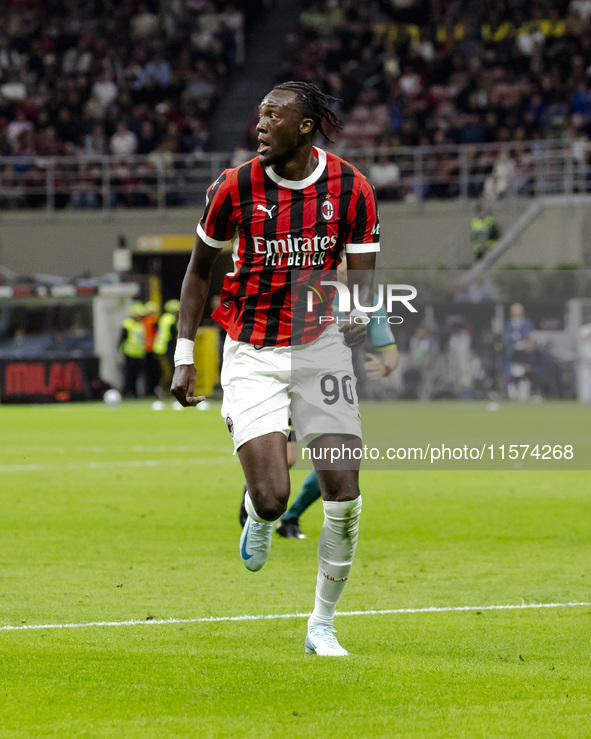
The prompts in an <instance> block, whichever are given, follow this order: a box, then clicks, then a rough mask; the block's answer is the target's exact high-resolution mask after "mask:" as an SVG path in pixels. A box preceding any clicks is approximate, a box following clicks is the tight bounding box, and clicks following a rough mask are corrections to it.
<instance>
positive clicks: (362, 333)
mask: <svg viewBox="0 0 591 739" xmlns="http://www.w3.org/2000/svg"><path fill="white" fill-rule="evenodd" d="M365 318H367V316H365V314H363V315H362V314H360V313H358V312H357V313H355V312H351V313H349V315H348V316H347V318H346V319H345V320H344V321H343V323H342V325H341V327H340V328H339V331H340V332H341V333H342V334H343V341H344V342H345V344H346V345H347V346H350V347H354V346H361V344H363V343H365V338H366V336H367V325H366V322H365V320H364V319H365ZM355 319H357V320H355Z"/></svg>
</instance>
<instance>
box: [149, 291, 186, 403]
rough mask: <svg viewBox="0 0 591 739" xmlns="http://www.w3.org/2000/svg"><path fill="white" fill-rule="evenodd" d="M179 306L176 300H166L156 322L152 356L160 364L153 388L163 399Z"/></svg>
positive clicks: (168, 382) (167, 386) (168, 384)
mask: <svg viewBox="0 0 591 739" xmlns="http://www.w3.org/2000/svg"><path fill="white" fill-rule="evenodd" d="M180 306H181V304H180V302H179V301H178V300H167V301H166V303H164V313H163V314H162V315H161V316H160V319H159V320H158V330H157V332H156V338H155V340H154V355H155V357H156V358H157V359H158V361H159V363H160V379H159V382H158V384H157V385H156V388H155V390H156V395H158V397H164V396H166V395H168V393H169V391H170V381H171V380H172V371H173V367H174V348H175V346H176V339H177V334H178V330H177V329H178V320H179V308H180Z"/></svg>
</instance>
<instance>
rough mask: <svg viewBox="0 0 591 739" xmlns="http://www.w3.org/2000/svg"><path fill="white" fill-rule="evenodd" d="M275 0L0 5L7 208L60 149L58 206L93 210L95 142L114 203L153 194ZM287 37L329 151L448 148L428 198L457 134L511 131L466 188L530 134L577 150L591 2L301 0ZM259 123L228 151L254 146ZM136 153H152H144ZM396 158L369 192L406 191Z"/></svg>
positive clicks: (197, 139)
mask: <svg viewBox="0 0 591 739" xmlns="http://www.w3.org/2000/svg"><path fill="white" fill-rule="evenodd" d="M268 5H272V3H268V2H265V0H258V1H257V0H255V1H254V2H247V1H246V0H234V2H225V0H169V1H167V2H159V1H158V0H122V1H121V2H115V1H114V0H104V1H101V2H99V0H81V1H80V2H74V0H44V1H43V2H42V1H41V0H11V1H10V2H8V3H7V4H6V5H5V10H4V11H3V19H2V20H3V23H2V27H1V30H0V156H2V155H5V156H11V157H16V159H15V160H13V161H12V162H5V163H3V164H2V165H0V201H1V203H2V205H3V206H4V207H19V206H29V207H36V206H41V205H43V203H44V202H45V200H44V195H43V193H44V186H45V176H46V164H45V158H46V157H53V156H62V155H69V156H70V157H72V158H73V159H72V164H71V165H68V170H67V171H66V170H64V180H67V182H68V185H69V187H68V188H67V191H66V194H62V195H58V196H57V197H56V207H66V206H68V205H69V206H71V207H75V208H95V207H99V206H100V204H101V187H100V184H101V183H100V178H101V172H100V168H99V167H98V166H97V164H96V161H97V157H100V156H102V155H105V154H110V155H113V156H115V157H117V162H118V164H117V165H116V166H115V167H114V172H113V173H112V178H113V182H114V184H115V187H114V189H113V192H114V193H115V194H114V195H113V202H111V203H109V205H110V206H112V207H114V206H149V205H153V204H154V203H155V197H156V195H155V193H156V188H155V185H154V183H155V180H156V172H157V171H159V170H160V169H161V168H162V166H168V165H171V163H172V158H173V157H174V155H175V154H180V155H191V154H194V153H199V152H201V151H203V150H205V149H206V148H207V142H208V136H209V125H210V118H211V113H212V111H213V109H214V108H215V104H216V102H217V100H218V99H219V97H220V95H221V94H223V91H224V89H225V87H226V85H227V82H228V79H229V77H230V75H231V73H232V71H234V70H236V69H237V68H239V67H241V66H242V65H243V64H244V61H245V25H246V23H247V22H248V20H249V18H250V17H253V16H256V15H258V14H260V13H262V12H265V10H266V12H273V11H272V10H271V9H269V8H268V7H266V6H268ZM284 49H285V52H284V58H283V60H282V61H281V63H280V64H279V65H278V74H277V81H278V82H280V81H285V80H288V79H301V80H306V81H310V82H314V83H316V84H317V85H318V86H319V87H320V88H321V89H322V90H323V91H324V92H327V93H330V94H331V95H333V96H335V97H336V98H339V99H341V100H342V102H341V103H338V104H337V107H338V112H339V114H340V115H341V116H342V118H343V120H344V123H345V125H344V128H343V131H342V132H341V133H340V134H338V135H336V134H335V151H336V153H345V152H349V151H351V150H352V149H355V148H359V147H374V146H379V147H411V146H416V145H441V144H449V145H450V147H451V148H450V150H449V151H445V150H443V151H441V152H439V153H438V154H437V155H436V156H435V157H434V159H433V162H432V166H433V173H432V175H433V176H432V177H431V178H430V179H431V184H430V185H429V187H428V190H426V191H425V192H422V193H420V194H419V195H420V196H421V197H454V196H456V195H457V194H458V192H457V184H455V180H454V178H453V177H452V175H453V174H454V173H457V170H458V155H457V148H455V147H457V145H459V144H479V143H494V142H504V143H508V142H515V144H516V145H515V148H514V149H513V151H512V152H509V153H505V154H504V158H502V159H500V158H499V152H498V151H496V150H492V151H486V152H482V153H479V154H473V155H472V156H473V159H472V160H471V162H470V172H471V175H473V184H472V185H471V189H470V192H469V195H471V196H479V195H481V194H482V193H483V191H484V193H485V194H486V195H487V196H488V197H490V198H491V199H494V198H496V197H502V196H503V195H504V193H505V192H506V189H507V182H508V181H509V179H510V178H511V176H512V174H513V173H514V172H515V171H520V172H527V169H528V167H530V166H531V148H526V149H521V148H520V146H519V144H520V143H522V142H525V141H534V142H535V141H538V140H542V139H548V138H559V139H563V140H568V141H572V144H573V158H575V159H577V158H578V159H580V160H581V162H580V163H581V165H582V166H586V165H587V164H588V162H587V156H588V154H587V149H586V148H585V146H584V145H585V143H586V142H588V141H589V134H590V133H591V92H590V90H589V77H590V75H591V0H570V1H569V0H532V1H529V0H527V1H526V0H484V1H483V2H481V3H469V2H467V0H305V1H304V2H303V3H302V12H301V14H300V21H299V25H298V27H297V28H296V29H294V30H293V31H292V32H291V33H289V34H288V36H287V38H286V39H285V43H284ZM254 125H255V119H254V118H253V121H252V122H251V125H250V127H249V131H248V133H247V134H245V139H244V141H243V142H241V144H240V146H239V148H238V150H237V153H236V158H235V160H236V162H238V161H240V159H241V158H243V157H244V156H246V155H249V154H250V153H251V152H253V151H254V149H256V145H255V144H254V140H253V137H254ZM401 151H402V150H401ZM132 154H137V155H144V156H145V159H144V160H143V161H142V164H141V165H132V164H131V163H130V160H129V157H130V155H132ZM406 156H407V159H410V155H408V153H407V155H406ZM404 163H405V159H404V155H402V154H401V155H400V156H396V157H395V158H392V157H391V156H389V155H388V154H384V155H383V156H381V157H377V158H376V160H375V161H374V162H373V164H372V165H371V171H370V172H369V173H368V174H369V175H370V177H371V179H372V181H374V182H375V184H376V187H377V189H378V194H379V195H380V197H382V198H393V199H396V198H401V197H406V196H407V195H408V194H409V193H408V188H407V186H405V183H404V179H405V178H404ZM134 168H135V169H134ZM23 173H25V176H24V177H23ZM523 181H524V182H525V183H526V182H527V177H525V178H524V180H523ZM59 185H60V183H59V182H57V190H58V191H59Z"/></svg>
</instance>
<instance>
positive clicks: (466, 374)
mask: <svg viewBox="0 0 591 739" xmlns="http://www.w3.org/2000/svg"><path fill="white" fill-rule="evenodd" d="M449 370H450V377H451V379H452V382H453V384H454V392H455V396H456V397H457V398H459V399H460V400H470V399H471V398H472V389H473V385H474V372H473V368H472V336H471V333H470V330H469V328H468V326H467V325H466V324H465V323H464V322H461V323H456V324H455V325H454V326H453V329H452V333H451V336H450V337H449Z"/></svg>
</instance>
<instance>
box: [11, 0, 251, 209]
mask: <svg viewBox="0 0 591 739" xmlns="http://www.w3.org/2000/svg"><path fill="white" fill-rule="evenodd" d="M263 9H264V3H263V2H262V0H261V2H257V1H256V0H255V2H250V1H249V2H247V1H246V0H234V2H213V1H210V0H167V2H165V3H163V2H158V0H121V1H117V2H115V0H105V1H99V0H80V1H78V0H11V2H8V3H6V4H4V3H3V11H2V21H3V22H2V25H1V27H0V156H2V155H5V156H12V157H18V160H17V162H16V163H14V162H13V163H6V164H4V165H3V166H2V182H1V185H0V187H1V188H2V192H0V199H2V200H3V204H4V205H8V206H11V205H17V206H18V205H27V206H33V207H34V206H36V205H40V204H41V202H42V200H43V197H41V196H40V195H39V194H38V193H36V191H35V186H36V185H43V183H44V178H45V163H44V158H45V157H54V156H72V157H78V161H75V162H74V163H73V164H72V165H71V170H73V171H70V172H68V179H69V180H70V182H71V184H72V186H73V189H74V194H73V196H72V199H71V201H69V194H68V195H67V196H66V197H65V198H61V199H60V198H58V200H57V202H56V205H57V207H60V205H61V206H62V207H63V206H65V205H67V204H68V203H70V204H71V205H72V206H74V207H97V206H98V204H99V203H98V199H99V194H100V190H97V187H96V186H97V177H98V178H99V182H100V174H99V170H98V168H97V167H96V166H95V165H94V164H93V158H95V161H96V157H99V156H102V155H108V154H111V155H114V156H116V157H118V158H119V161H120V165H119V166H118V172H117V173H116V177H117V178H118V179H119V180H120V182H121V183H122V185H123V186H122V187H121V188H120V189H121V193H122V195H121V198H120V199H119V200H118V202H117V203H113V205H115V204H121V205H149V204H150V198H149V197H148V196H147V194H146V190H145V189H144V190H143V191H142V190H141V189H140V190H138V191H135V190H134V189H133V187H132V181H133V180H134V177H133V174H134V173H133V172H131V171H130V168H131V165H130V164H129V163H128V158H129V156H130V155H132V154H138V155H147V160H146V161H145V164H144V165H143V166H144V167H145V177H146V178H147V179H148V180H149V175H150V170H152V171H153V170H154V169H156V168H157V167H158V166H160V164H161V163H162V161H167V160H168V159H169V158H170V157H171V156H173V155H174V154H190V153H193V152H199V151H202V150H203V149H204V147H205V146H206V144H207V139H208V134H209V130H208V126H209V119H210V114H211V111H212V109H213V107H214V105H215V103H216V101H217V100H218V98H219V96H220V94H222V92H223V90H224V86H225V84H226V82H227V79H228V77H229V75H230V74H231V72H232V71H233V70H235V69H237V68H239V67H240V66H241V65H242V64H243V63H244V53H245V50H244V32H245V24H246V21H247V20H248V18H249V17H250V16H252V15H256V14H258V13H260V12H262V11H263ZM23 172H25V173H26V174H27V177H25V178H22V177H17V178H14V181H11V174H14V173H17V174H22V173H23ZM15 181H18V182H19V183H22V184H23V185H24V187H23V189H22V192H19V190H18V188H17V189H16V191H15V188H14V184H15ZM58 184H59V183H58ZM126 184H127V185H128V188H127V190H126V187H125V185H126ZM27 192H28V193H29V194H28V195H27Z"/></svg>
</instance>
